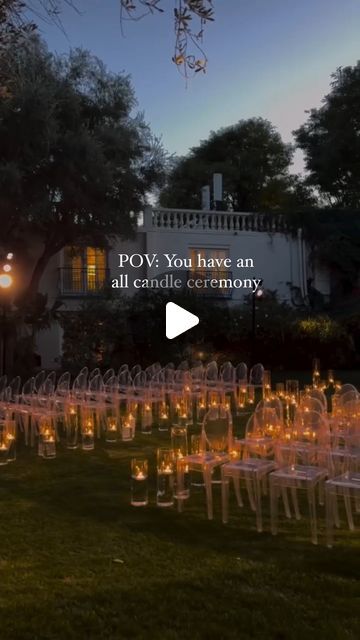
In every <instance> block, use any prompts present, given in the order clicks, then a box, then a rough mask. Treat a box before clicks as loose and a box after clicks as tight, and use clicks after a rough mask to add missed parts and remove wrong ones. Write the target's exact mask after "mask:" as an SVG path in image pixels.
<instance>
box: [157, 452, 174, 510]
mask: <svg viewBox="0 0 360 640" xmlns="http://www.w3.org/2000/svg"><path fill="white" fill-rule="evenodd" d="M174 477H175V460H174V454H173V451H172V449H158V450H157V493H156V504H157V506H158V507H172V506H173V504H174Z"/></svg>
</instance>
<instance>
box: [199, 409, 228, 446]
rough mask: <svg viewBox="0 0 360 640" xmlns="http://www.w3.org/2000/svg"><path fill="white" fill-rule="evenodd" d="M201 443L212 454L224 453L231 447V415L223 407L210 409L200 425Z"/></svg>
mask: <svg viewBox="0 0 360 640" xmlns="http://www.w3.org/2000/svg"><path fill="white" fill-rule="evenodd" d="M202 441H203V444H204V445H205V448H206V449H207V450H209V451H211V452H212V453H226V452H228V451H229V450H230V448H231V445H232V420H231V413H230V411H228V410H227V409H226V408H225V407H223V406H218V407H211V408H210V409H209V411H208V412H207V413H206V414H205V417H204V421H203V425H202Z"/></svg>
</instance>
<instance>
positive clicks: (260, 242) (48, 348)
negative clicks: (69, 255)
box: [37, 212, 307, 369]
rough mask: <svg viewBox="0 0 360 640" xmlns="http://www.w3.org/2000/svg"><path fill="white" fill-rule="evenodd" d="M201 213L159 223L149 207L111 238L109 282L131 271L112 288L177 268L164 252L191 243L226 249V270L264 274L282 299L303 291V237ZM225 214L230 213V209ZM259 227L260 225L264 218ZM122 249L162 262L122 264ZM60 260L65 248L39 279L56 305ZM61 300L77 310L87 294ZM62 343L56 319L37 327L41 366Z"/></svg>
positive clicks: (182, 250)
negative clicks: (130, 228)
mask: <svg viewBox="0 0 360 640" xmlns="http://www.w3.org/2000/svg"><path fill="white" fill-rule="evenodd" d="M148 213H149V212H148ZM150 214H151V212H150ZM200 214H202V212H197V213H195V217H196V216H197V219H196V223H194V222H193V218H191V217H190V218H189V217H188V218H186V215H187V214H186V212H185V214H184V215H185V218H186V220H185V224H184V226H183V227H182V220H183V218H182V217H181V216H182V213H180V218H177V219H176V221H177V223H178V221H179V219H180V220H181V224H180V227H181V228H179V227H178V228H175V227H174V228H166V224H164V226H161V224H158V226H156V224H154V218H153V217H151V216H152V214H151V216H150V217H149V215H146V212H145V216H144V226H143V227H140V228H139V230H138V233H137V235H136V237H135V238H134V239H133V240H128V241H124V240H121V239H118V240H112V241H111V248H110V250H109V253H108V268H109V284H110V283H111V280H112V279H113V278H118V277H119V275H120V274H121V273H123V274H127V275H128V276H129V284H130V287H129V289H127V290H125V291H121V290H116V289H114V293H116V292H118V293H119V294H121V293H123V294H125V295H132V294H133V293H134V292H135V289H134V288H133V287H132V286H131V284H132V282H133V280H134V278H145V277H148V278H152V277H156V276H157V275H159V274H163V273H165V272H167V271H170V272H174V271H173V269H171V268H170V269H169V268H168V267H167V266H166V261H164V259H163V258H162V254H164V253H168V254H173V253H174V254H177V255H178V256H179V257H180V258H183V259H185V258H189V255H190V251H191V249H209V250H211V249H225V250H226V252H227V254H228V256H229V258H230V259H231V261H232V267H231V268H229V269H225V270H226V271H227V270H228V271H231V272H232V278H233V279H235V278H238V279H242V280H244V279H248V278H261V279H262V280H263V283H262V286H263V287H264V288H265V289H268V290H276V291H277V294H278V298H279V300H280V301H283V300H287V301H289V302H290V301H291V287H298V288H299V289H300V290H301V291H302V293H304V289H305V286H306V278H307V273H306V265H305V268H304V262H306V260H307V251H306V250H304V248H303V246H302V244H301V239H300V238H299V237H292V236H291V235H290V234H286V233H282V232H279V231H261V230H253V229H254V228H258V227H256V225H255V226H254V225H253V224H252V217H251V215H250V216H249V214H231V215H232V217H231V216H230V217H231V223H230V222H229V224H227V225H223V226H222V228H221V229H216V228H215V226H214V224H213V222H212V221H210V223H209V222H208V220H206V225H209V224H210V227H211V228H204V226H203V227H202V228H195V227H196V225H199V226H200V227H201V225H203V224H204V223H203V219H202V217H201V216H200ZM191 215H193V214H191ZM206 215H209V216H211V215H212V214H211V213H210V212H208V214H206ZM222 215H225V216H226V213H225V214H222ZM243 215H244V216H245V217H246V219H247V221H246V223H245V222H244V220H240V218H241V217H242V216H243ZM236 216H238V218H237V219H235V218H236ZM200 217H201V220H200V222H199V219H200ZM185 218H184V219H185ZM149 220H150V222H149ZM229 220H230V218H229ZM249 220H250V222H249ZM189 221H190V222H189ZM221 224H222V223H221ZM211 225H212V226H211ZM250 228H252V230H250ZM259 228H261V222H260V227H259ZM276 228H277V227H276ZM120 253H123V254H133V253H141V254H143V253H148V254H153V253H155V254H158V258H159V266H158V267H156V266H154V267H152V268H146V267H145V266H144V267H142V268H140V269H134V268H132V267H131V266H129V265H128V266H126V267H125V268H123V269H120V268H119V254H120ZM237 258H243V259H245V258H251V259H252V260H253V262H254V267H253V268H252V269H245V268H240V269H237V268H236V260H237ZM62 265H63V258H62V252H60V253H59V254H57V255H56V256H54V257H53V258H52V260H51V261H50V263H49V265H48V267H47V269H46V272H45V273H44V275H43V277H42V280H41V283H40V291H41V292H42V293H46V294H47V295H48V303H49V306H52V304H53V303H54V302H55V300H56V299H57V298H58V296H59V294H60V289H59V268H61V266H62ZM289 284H290V285H291V286H289ZM249 293H250V289H240V288H239V289H234V290H233V295H232V298H231V301H230V300H229V303H233V304H236V303H239V302H240V301H241V299H242V298H243V296H244V295H248V294H249ZM61 300H62V302H63V306H62V310H66V309H68V310H76V309H77V308H79V306H80V305H81V304H82V303H83V302H84V300H86V298H84V297H81V296H74V295H72V296H61ZM61 343H62V329H61V327H60V326H59V324H58V323H55V324H53V325H52V326H51V328H50V329H49V330H44V331H41V332H39V333H38V336H37V348H38V352H39V353H40V355H41V357H42V367H44V368H47V369H53V368H56V367H57V366H58V364H59V359H60V354H61Z"/></svg>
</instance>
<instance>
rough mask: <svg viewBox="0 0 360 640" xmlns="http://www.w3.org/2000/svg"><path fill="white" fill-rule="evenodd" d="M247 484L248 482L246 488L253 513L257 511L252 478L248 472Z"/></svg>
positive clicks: (246, 475)
mask: <svg viewBox="0 0 360 640" xmlns="http://www.w3.org/2000/svg"><path fill="white" fill-rule="evenodd" d="M245 482H246V488H247V492H248V496H249V502H250V507H251V509H252V510H253V511H256V503H255V497H254V491H253V486H252V481H251V476H250V475H249V474H248V473H246V472H245Z"/></svg>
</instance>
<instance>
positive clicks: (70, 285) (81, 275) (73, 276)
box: [59, 267, 109, 296]
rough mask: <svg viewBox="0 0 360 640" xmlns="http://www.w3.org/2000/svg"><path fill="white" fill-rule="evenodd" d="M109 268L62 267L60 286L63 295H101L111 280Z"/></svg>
mask: <svg viewBox="0 0 360 640" xmlns="http://www.w3.org/2000/svg"><path fill="white" fill-rule="evenodd" d="M108 276H109V270H108V269H96V268H95V269H93V268H92V267H87V268H83V269H73V268H72V267H63V268H62V269H60V277H59V288H60V293H61V295H63V296H92V295H100V294H101V293H102V291H103V289H104V287H105V286H106V285H107V283H108V281H109V278H108Z"/></svg>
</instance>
